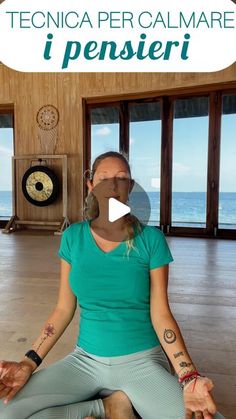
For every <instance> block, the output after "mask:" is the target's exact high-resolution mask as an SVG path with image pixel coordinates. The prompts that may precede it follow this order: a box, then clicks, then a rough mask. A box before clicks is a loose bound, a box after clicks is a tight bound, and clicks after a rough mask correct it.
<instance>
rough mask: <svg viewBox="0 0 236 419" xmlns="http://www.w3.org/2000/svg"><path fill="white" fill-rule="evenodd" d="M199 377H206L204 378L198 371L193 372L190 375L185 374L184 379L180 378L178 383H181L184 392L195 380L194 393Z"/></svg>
mask: <svg viewBox="0 0 236 419" xmlns="http://www.w3.org/2000/svg"><path fill="white" fill-rule="evenodd" d="M198 377H204V376H203V375H201V374H200V373H199V372H198V371H192V372H190V373H188V374H185V375H184V376H183V377H181V378H178V381H179V383H180V385H181V388H182V390H183V389H184V386H185V385H186V384H187V383H189V382H191V381H193V380H195V382H194V386H193V389H192V391H193V390H194V387H195V384H196V381H197V378H198Z"/></svg>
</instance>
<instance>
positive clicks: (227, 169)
mask: <svg viewBox="0 0 236 419" xmlns="http://www.w3.org/2000/svg"><path fill="white" fill-rule="evenodd" d="M235 179H236V95H226V96H223V108H222V123H221V150H220V195H219V228H228V229H235V228H236V182H235Z"/></svg>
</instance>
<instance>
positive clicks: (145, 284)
mask: <svg viewBox="0 0 236 419" xmlns="http://www.w3.org/2000/svg"><path fill="white" fill-rule="evenodd" d="M134 246H135V249H132V250H131V251H130V252H129V255H128V256H127V247H126V242H125V241H123V242H121V243H120V244H119V245H118V246H117V247H116V248H115V249H113V250H111V251H110V252H108V253H105V252H104V251H103V250H102V249H100V248H99V246H98V245H97V243H96V241H95V239H94V237H93V235H92V232H91V230H90V221H82V222H77V223H74V224H71V225H70V226H69V227H68V228H67V229H66V230H65V231H64V232H63V234H62V237H61V244H60V248H59V251H58V255H59V256H60V257H61V258H62V259H65V260H66V261H67V262H68V263H69V264H71V270H70V275H69V283H70V287H71V289H72V291H73V293H74V294H75V295H76V297H77V301H78V304H79V306H80V326H79V335H78V341H77V345H79V346H80V347H82V348H83V349H84V350H85V351H87V352H90V353H92V354H95V355H98V356H119V355H127V354H130V353H134V352H138V351H142V350H145V349H149V348H152V347H154V346H156V345H158V344H160V341H159V339H158V337H157V335H156V332H155V330H154V328H153V326H152V323H151V318H150V269H154V268H158V267H160V266H162V265H166V264H168V263H170V262H172V261H173V257H172V255H171V252H170V250H169V247H168V244H167V242H166V239H165V236H164V234H163V233H162V231H161V230H159V229H157V228H156V227H152V226H144V225H142V231H141V233H140V234H138V235H136V236H135V237H134Z"/></svg>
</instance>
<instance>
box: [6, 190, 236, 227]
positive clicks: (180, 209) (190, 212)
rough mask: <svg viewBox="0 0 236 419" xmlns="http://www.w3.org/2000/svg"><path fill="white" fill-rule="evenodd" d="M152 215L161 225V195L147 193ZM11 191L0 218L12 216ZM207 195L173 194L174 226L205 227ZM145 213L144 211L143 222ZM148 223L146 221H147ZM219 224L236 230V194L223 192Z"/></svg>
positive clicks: (138, 200)
mask: <svg viewBox="0 0 236 419" xmlns="http://www.w3.org/2000/svg"><path fill="white" fill-rule="evenodd" d="M147 195H148V198H149V202H150V206H151V214H150V217H149V222H148V224H150V225H156V224H159V220H160V213H159V207H160V194H159V192H147ZM11 196H12V193H11V191H0V217H1V218H3V217H6V218H9V217H10V216H11V214H12V198H11ZM139 196H141V195H140V194H139V193H137V194H136V197H135V199H134V200H133V202H135V206H137V207H139V209H140V211H139V212H138V214H139V215H141V217H140V218H142V202H141V201H140V199H139ZM205 214H206V193H205V192H173V196H172V225H175V226H181V225H182V226H184V225H185V226H204V225H205V218H206V215H205ZM144 218H145V211H143V220H144ZM145 221H146V220H145ZM219 224H222V227H223V228H236V193H235V192H221V193H220V200H219Z"/></svg>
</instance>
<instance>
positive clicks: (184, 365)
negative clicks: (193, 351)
mask: <svg viewBox="0 0 236 419" xmlns="http://www.w3.org/2000/svg"><path fill="white" fill-rule="evenodd" d="M190 365H192V362H184V361H182V362H180V364H179V366H180V367H182V368H184V367H189V366H190Z"/></svg>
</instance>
